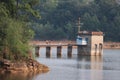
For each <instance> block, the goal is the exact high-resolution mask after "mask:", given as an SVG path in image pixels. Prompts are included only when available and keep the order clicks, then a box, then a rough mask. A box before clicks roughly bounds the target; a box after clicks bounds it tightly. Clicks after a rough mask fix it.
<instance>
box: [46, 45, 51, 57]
mask: <svg viewBox="0 0 120 80" xmlns="http://www.w3.org/2000/svg"><path fill="white" fill-rule="evenodd" d="M50 52H51V47H50V46H46V57H50V56H51V54H50Z"/></svg>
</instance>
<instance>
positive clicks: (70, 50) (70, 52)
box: [67, 45, 72, 58]
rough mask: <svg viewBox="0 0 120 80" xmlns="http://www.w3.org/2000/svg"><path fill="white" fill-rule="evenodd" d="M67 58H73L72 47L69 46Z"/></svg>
mask: <svg viewBox="0 0 120 80" xmlns="http://www.w3.org/2000/svg"><path fill="white" fill-rule="evenodd" d="M67 56H68V57H69V58H71V57H72V45H68V51H67Z"/></svg>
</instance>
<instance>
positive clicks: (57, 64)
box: [0, 48, 120, 80]
mask: <svg viewBox="0 0 120 80" xmlns="http://www.w3.org/2000/svg"><path fill="white" fill-rule="evenodd" d="M51 53H52V55H51V57H50V58H46V56H45V48H42V49H41V50H40V57H38V58H36V60H37V61H39V62H40V63H43V64H45V65H47V66H48V67H49V68H50V71H49V72H47V73H44V74H38V75H35V76H32V77H31V76H27V77H22V79H18V78H19V77H17V80H120V50H118V49H114V50H112V49H105V50H104V54H103V56H102V57H99V56H96V57H95V56H91V57H88V56H87V57H85V56H84V57H77V50H76V49H73V54H72V57H71V58H68V57H67V49H66V48H64V49H63V50H62V57H61V58H57V57H56V48H52V51H51ZM9 76H10V75H9ZM9 76H7V77H8V78H9ZM5 77H6V75H5V76H2V77H1V75H0V80H16V76H15V75H12V77H13V78H15V79H12V78H11V77H10V78H11V79H6V78H5Z"/></svg>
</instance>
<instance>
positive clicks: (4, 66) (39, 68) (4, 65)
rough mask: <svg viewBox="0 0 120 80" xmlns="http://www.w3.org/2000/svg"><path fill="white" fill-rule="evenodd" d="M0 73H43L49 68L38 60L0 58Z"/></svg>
mask: <svg viewBox="0 0 120 80" xmlns="http://www.w3.org/2000/svg"><path fill="white" fill-rule="evenodd" d="M0 67H1V68H0V73H5V72H9V73H32V72H33V73H44V72H47V71H49V68H48V67H47V66H45V65H43V64H40V63H39V62H37V61H35V60H33V59H28V60H26V61H24V62H23V61H22V62H19V61H16V62H12V61H9V60H6V59H0Z"/></svg>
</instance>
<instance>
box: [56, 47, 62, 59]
mask: <svg viewBox="0 0 120 80" xmlns="http://www.w3.org/2000/svg"><path fill="white" fill-rule="evenodd" d="M61 52H62V46H57V57H61V56H62V54H61Z"/></svg>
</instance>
